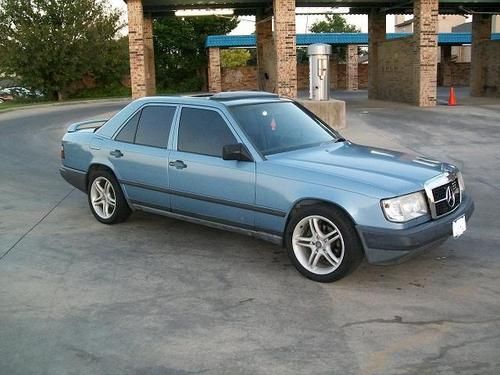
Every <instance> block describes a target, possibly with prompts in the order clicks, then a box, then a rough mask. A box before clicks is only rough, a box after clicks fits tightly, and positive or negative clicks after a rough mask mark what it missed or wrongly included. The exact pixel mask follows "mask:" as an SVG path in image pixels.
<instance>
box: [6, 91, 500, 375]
mask: <svg viewBox="0 0 500 375" xmlns="http://www.w3.org/2000/svg"><path fill="white" fill-rule="evenodd" d="M125 104H126V103H125V102H123V103H109V104H107V103H99V104H97V105H75V106H69V107H66V106H65V107H52V108H44V109H36V110H23V111H16V112H10V113H6V114H0V209H1V216H0V257H1V259H0V374H2V375H3V374H9V375H10V374H12V375H14V374H23V375H24V374H50V375H55V374H124V373H126V374H189V373H208V374H255V373H257V374H269V373H273V374H290V373H296V374H304V373H310V374H332V373H338V374H435V373H443V374H456V373H461V374H498V373H499V372H500V359H499V358H498V353H499V348H500V318H499V312H500V299H499V295H500V292H499V290H500V273H499V270H500V252H499V250H498V248H499V243H500V233H499V232H498V227H499V225H500V219H499V218H498V212H499V211H500V199H498V195H499V190H500V188H499V186H500V175H499V173H498V170H499V167H500V161H499V160H500V157H499V153H498V146H499V144H500V132H499V127H500V103H498V104H491V105H484V106H480V107H466V106H463V107H455V108H450V107H436V108H432V109H418V108H414V107H410V106H405V105H400V104H387V103H381V102H373V101H366V100H356V101H353V102H352V104H349V103H348V107H347V108H348V129H347V130H345V131H344V132H343V134H344V135H345V136H347V137H348V138H350V139H351V140H353V141H358V142H360V143H369V144H372V145H378V146H384V147H390V148H396V149H400V150H403V151H408V152H415V153H423V154H426V155H428V156H433V157H437V158H440V159H443V160H447V161H451V162H453V163H456V164H458V165H459V166H460V167H461V168H462V169H463V171H464V175H465V181H466V188H467V190H468V191H470V192H471V193H472V195H473V197H474V199H475V202H476V212H475V216H474V217H473V219H472V221H471V222H470V223H469V228H468V231H467V232H466V233H465V234H464V236H463V237H461V238H460V239H459V240H449V241H448V242H446V243H445V244H444V245H442V246H441V247H440V248H437V249H434V250H431V251H429V252H427V253H425V254H422V255H421V256H419V257H417V258H414V259H412V260H410V261H408V262H406V263H403V264H401V265H397V266H390V267H381V266H371V265H368V264H366V263H364V264H362V265H361V267H360V268H358V270H357V271H356V272H354V273H353V274H352V275H350V276H349V277H347V278H345V279H343V280H341V281H339V282H337V283H334V284H318V283H314V282H312V281H309V280H306V279H304V278H303V277H301V276H300V274H299V273H298V272H297V271H295V269H294V268H293V266H292V265H291V264H290V262H289V261H288V259H287V257H286V254H285V252H284V251H283V250H282V249H280V248H279V247H276V246H274V245H271V244H268V243H265V242H262V241H259V240H255V239H251V238H247V237H243V236H240V235H236V234H232V233H226V232H221V231H218V230H214V229H209V228H205V227H200V226H197V225H192V224H188V223H184V222H180V221H175V220H169V219H166V218H162V217H156V216H152V215H146V214H141V213H136V214H134V215H132V217H131V218H130V220H129V221H127V222H126V223H123V224H120V225H115V226H105V225H102V224H99V223H98V222H97V221H96V220H95V219H94V218H93V217H92V215H91V213H90V211H89V209H88V207H87V201H86V197H85V195H84V194H82V193H81V192H79V191H74V190H73V189H72V188H71V187H70V186H69V185H67V184H66V183H65V182H64V181H63V180H62V179H61V178H60V177H59V174H58V165H59V146H60V138H61V136H62V135H63V133H64V131H65V129H66V127H67V125H68V124H69V123H70V122H73V121H78V120H83V119H86V118H92V117H94V118H95V117H99V118H101V117H102V116H105V115H107V114H109V113H112V112H114V111H116V110H118V109H119V108H121V107H122V106H124V105H125Z"/></svg>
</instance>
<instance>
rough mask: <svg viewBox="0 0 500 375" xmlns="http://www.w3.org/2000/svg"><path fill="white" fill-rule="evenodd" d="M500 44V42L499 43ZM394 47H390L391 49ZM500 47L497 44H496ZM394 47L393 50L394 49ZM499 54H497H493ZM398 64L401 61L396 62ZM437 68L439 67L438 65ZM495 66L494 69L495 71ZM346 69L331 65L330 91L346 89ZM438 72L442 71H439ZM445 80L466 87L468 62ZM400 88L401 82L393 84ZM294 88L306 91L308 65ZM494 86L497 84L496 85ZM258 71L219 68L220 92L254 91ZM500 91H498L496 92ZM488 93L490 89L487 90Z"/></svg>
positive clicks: (451, 69) (362, 68)
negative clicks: (220, 70)
mask: <svg viewBox="0 0 500 375" xmlns="http://www.w3.org/2000/svg"><path fill="white" fill-rule="evenodd" d="M499 44H500V43H499ZM392 47H393V46H391V48H392ZM499 47H500V45H499ZM394 48H396V47H394ZM494 51H495V49H492V51H491V52H490V53H487V55H488V56H490V54H491V57H488V58H489V59H491V60H492V62H491V63H490V64H491V65H490V67H491V72H492V73H491V78H492V80H493V78H494V77H500V57H497V58H495V52H494ZM496 53H498V52H496ZM398 61H400V60H398ZM495 64H496V65H495ZM368 65H369V64H359V65H358V88H359V89H367V88H368ZM438 65H440V64H438ZM495 66H496V68H495ZM494 69H497V70H496V72H497V73H496V74H495V73H494V72H495V70H494ZM345 72H346V67H345V64H336V65H335V64H330V79H331V88H332V90H345V89H346V79H345V77H346V75H345ZM438 72H441V68H439V69H438ZM443 75H444V77H443V78H442V79H441V78H440V79H439V80H438V81H439V84H440V85H443V86H468V85H469V79H470V63H455V62H449V63H447V64H446V67H445V69H444V70H443ZM395 84H397V85H401V80H397V82H396V83H395ZM297 87H298V89H299V90H308V89H309V65H307V64H297ZM497 87H500V84H499V83H497ZM257 89H258V85H257V68H256V67H255V66H244V67H240V68H222V90H223V91H236V90H257ZM498 90H500V89H497V91H498ZM490 91H491V90H490Z"/></svg>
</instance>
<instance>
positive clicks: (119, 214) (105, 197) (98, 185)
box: [87, 170, 131, 224]
mask: <svg viewBox="0 0 500 375" xmlns="http://www.w3.org/2000/svg"><path fill="white" fill-rule="evenodd" d="M87 191H88V194H87V196H88V201H89V206H90V210H91V211H92V214H93V215H94V217H95V218H96V219H97V220H99V221H100V222H101V223H104V224H116V223H120V222H122V221H125V220H127V218H128V217H129V216H130V213H131V210H130V208H129V206H128V204H127V201H126V200H125V197H124V195H123V192H122V190H121V188H120V185H118V182H117V181H116V178H115V177H114V176H113V174H112V173H110V172H108V171H106V170H96V171H92V172H91V173H90V176H89V185H88V189H87Z"/></svg>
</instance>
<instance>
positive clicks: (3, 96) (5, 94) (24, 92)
mask: <svg viewBox="0 0 500 375" xmlns="http://www.w3.org/2000/svg"><path fill="white" fill-rule="evenodd" d="M41 97H43V93H42V92H41V91H40V90H31V89H28V88H25V87H21V86H13V87H7V88H4V89H0V103H3V102H7V101H11V100H16V99H39V98H41Z"/></svg>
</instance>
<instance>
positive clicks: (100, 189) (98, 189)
mask: <svg viewBox="0 0 500 375" xmlns="http://www.w3.org/2000/svg"><path fill="white" fill-rule="evenodd" d="M95 189H96V190H97V192H98V193H99V194H101V195H102V194H104V188H103V187H102V186H101V184H100V183H99V181H97V182H96V183H95Z"/></svg>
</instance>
